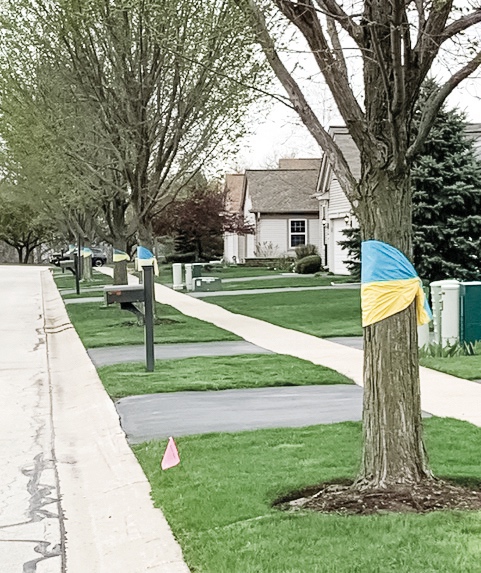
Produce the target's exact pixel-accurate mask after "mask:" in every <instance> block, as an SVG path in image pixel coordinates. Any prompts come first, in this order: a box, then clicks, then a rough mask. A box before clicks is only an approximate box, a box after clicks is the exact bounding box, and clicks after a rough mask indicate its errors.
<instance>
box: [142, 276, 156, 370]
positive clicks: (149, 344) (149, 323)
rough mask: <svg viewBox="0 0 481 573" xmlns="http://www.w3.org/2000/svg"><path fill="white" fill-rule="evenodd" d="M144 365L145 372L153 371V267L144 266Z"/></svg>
mask: <svg viewBox="0 0 481 573" xmlns="http://www.w3.org/2000/svg"><path fill="white" fill-rule="evenodd" d="M142 270H143V271H144V307H145V309H144V310H145V364H146V368H147V372H153V371H154V364H155V360H154V267H153V266H151V265H149V266H144V267H142Z"/></svg>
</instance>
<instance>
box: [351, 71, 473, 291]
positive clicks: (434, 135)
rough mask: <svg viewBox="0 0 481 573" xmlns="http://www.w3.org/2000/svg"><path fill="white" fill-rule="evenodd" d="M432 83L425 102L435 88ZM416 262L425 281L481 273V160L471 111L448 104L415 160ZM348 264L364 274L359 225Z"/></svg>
mask: <svg viewBox="0 0 481 573" xmlns="http://www.w3.org/2000/svg"><path fill="white" fill-rule="evenodd" d="M433 85H434V84H432V83H431V82H429V83H428V84H427V85H426V87H425V88H424V90H423V97H422V99H421V100H420V106H419V112H418V115H419V116H420V114H421V109H422V101H423V100H424V99H426V98H427V97H428V96H429V93H430V90H432V86H433ZM411 185H412V189H413V232H414V237H413V246H414V261H413V263H414V267H415V268H416V270H417V272H418V274H419V276H420V277H421V278H422V279H423V280H424V281H425V282H431V281H434V280H440V279H446V278H457V279H460V280H479V278H480V277H481V161H480V160H479V159H478V158H477V156H476V148H475V142H474V140H473V139H472V138H470V137H469V136H467V134H466V121H465V116H464V114H463V113H461V112H460V111H459V110H456V109H454V110H446V108H442V109H441V111H440V112H439V114H438V117H437V119H436V123H435V124H434V126H433V127H432V129H431V132H430V134H429V136H428V138H427V140H426V143H425V144H424V147H423V149H422V151H421V153H420V155H419V156H418V157H417V159H416V160H415V162H414V165H413V169H412V178H411ZM344 235H345V236H346V240H344V241H342V242H341V243H340V244H341V245H342V246H343V247H344V248H345V249H346V251H347V253H348V258H349V260H348V261H346V265H347V267H348V269H349V271H350V272H351V274H352V275H353V276H354V277H356V278H360V262H359V259H360V242H361V239H360V233H359V229H355V228H352V229H346V230H345V231H344Z"/></svg>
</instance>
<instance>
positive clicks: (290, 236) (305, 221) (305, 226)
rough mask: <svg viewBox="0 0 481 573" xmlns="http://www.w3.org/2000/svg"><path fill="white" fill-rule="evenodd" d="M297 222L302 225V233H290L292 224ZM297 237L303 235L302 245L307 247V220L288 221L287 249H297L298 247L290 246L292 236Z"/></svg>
mask: <svg viewBox="0 0 481 573" xmlns="http://www.w3.org/2000/svg"><path fill="white" fill-rule="evenodd" d="M297 222H302V223H304V232H303V233H302V232H295V231H294V232H292V223H297ZM298 235H304V243H303V244H304V245H307V219H289V248H290V249H295V248H296V247H298V246H299V245H293V244H292V237H293V236H298Z"/></svg>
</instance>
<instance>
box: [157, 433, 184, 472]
mask: <svg viewBox="0 0 481 573" xmlns="http://www.w3.org/2000/svg"><path fill="white" fill-rule="evenodd" d="M177 464H180V458H179V452H178V451H177V446H176V445H175V442H174V438H172V437H170V438H169V443H168V444H167V447H166V448H165V452H164V457H163V458H162V461H161V463H160V467H161V468H162V469H163V470H168V469H169V468H173V467H174V466H176V465H177Z"/></svg>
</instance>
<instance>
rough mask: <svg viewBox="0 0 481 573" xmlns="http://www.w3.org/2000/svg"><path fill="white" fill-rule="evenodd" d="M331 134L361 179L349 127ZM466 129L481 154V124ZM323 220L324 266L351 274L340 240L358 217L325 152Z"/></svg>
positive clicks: (320, 181)
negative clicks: (353, 213)
mask: <svg viewBox="0 0 481 573" xmlns="http://www.w3.org/2000/svg"><path fill="white" fill-rule="evenodd" d="M329 133H330V135H331V136H332V138H333V139H334V141H335V142H336V143H337V145H338V147H339V148H340V150H341V152H342V153H343V155H344V157H345V159H346V161H347V163H348V165H349V167H350V169H351V171H352V174H353V175H354V177H355V178H356V179H359V177H360V174H361V162H360V157H359V151H358V149H357V147H356V145H355V143H354V141H353V139H352V137H351V136H350V135H349V132H348V130H347V128H346V127H331V128H330V130H329ZM465 133H466V135H467V136H468V137H471V138H472V139H473V140H474V142H475V143H474V145H475V148H476V150H477V151H478V155H479V157H481V124H479V123H472V124H467V125H466V128H465ZM316 197H317V199H318V201H319V218H320V221H321V241H320V243H321V249H320V252H321V254H322V257H323V264H324V266H325V267H326V268H327V269H328V270H329V271H331V272H333V273H334V274H341V275H342V274H349V271H348V269H347V267H346V264H345V261H346V259H347V256H348V255H347V252H346V251H345V250H344V249H343V248H342V247H341V245H340V244H339V242H340V241H343V240H345V238H346V237H345V235H344V234H343V230H345V229H346V228H348V227H357V220H356V218H355V217H354V216H353V215H352V213H351V206H350V204H349V201H348V200H347V197H346V196H345V195H344V192H343V191H342V189H341V186H340V185H339V182H338V181H337V179H336V176H335V174H334V173H333V171H332V169H331V166H330V164H329V161H327V158H326V156H324V158H323V160H322V163H321V169H320V171H319V179H318V183H317V188H316Z"/></svg>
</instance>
